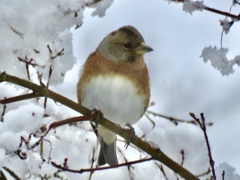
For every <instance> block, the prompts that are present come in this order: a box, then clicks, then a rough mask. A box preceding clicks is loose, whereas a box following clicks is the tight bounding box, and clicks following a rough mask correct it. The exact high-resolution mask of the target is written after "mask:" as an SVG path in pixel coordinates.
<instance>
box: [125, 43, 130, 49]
mask: <svg viewBox="0 0 240 180" xmlns="http://www.w3.org/2000/svg"><path fill="white" fill-rule="evenodd" d="M123 45H124V47H125V48H127V49H130V48H131V47H132V44H131V43H125V44H123Z"/></svg>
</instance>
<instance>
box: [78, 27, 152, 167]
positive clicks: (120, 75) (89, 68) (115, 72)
mask: <svg viewBox="0 0 240 180" xmlns="http://www.w3.org/2000/svg"><path fill="white" fill-rule="evenodd" d="M152 50H153V49H152V48H150V47H149V46H147V45H146V44H145V43H144V39H143V37H142V35H141V34H140V33H139V32H138V30H137V29H136V28H134V27H132V26H124V27H121V28H120V29H118V30H116V31H114V32H112V33H110V34H109V35H107V36H106V37H105V38H104V39H103V40H102V42H101V43H100V45H99V46H98V48H97V49H96V51H95V52H93V53H91V54H90V55H89V57H88V59H87V61H86V62H85V64H84V66H83V69H82V72H81V76H80V79H79V82H78V84H77V97H78V102H79V103H80V104H81V105H82V106H84V107H86V108H88V109H97V110H100V111H101V112H102V113H103V116H104V117H105V118H107V119H109V120H110V121H112V122H114V123H116V124H119V125H121V126H123V125H125V124H131V125H132V124H134V123H136V122H137V121H138V120H139V119H140V118H141V116H142V115H143V113H144V112H145V110H146V108H147V106H148V103H149V97H150V86H149V76H148V70H147V67H146V65H145V63H144V60H143V54H145V53H147V52H149V51H152ZM97 131H98V133H97V135H98V139H99V141H100V145H101V149H100V153H99V158H98V165H100V166H101V165H104V164H106V163H108V164H109V165H116V164H118V159H117V155H116V134H114V133H113V132H111V131H110V130H108V129H106V128H104V127H103V126H101V125H98V127H97Z"/></svg>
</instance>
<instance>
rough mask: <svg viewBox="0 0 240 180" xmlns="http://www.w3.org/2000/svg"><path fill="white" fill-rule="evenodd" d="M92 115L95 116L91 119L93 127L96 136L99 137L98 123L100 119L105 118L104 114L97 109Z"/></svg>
mask: <svg viewBox="0 0 240 180" xmlns="http://www.w3.org/2000/svg"><path fill="white" fill-rule="evenodd" d="M91 114H92V115H93V117H92V119H91V121H92V122H91V126H92V128H93V130H94V132H95V134H96V135H98V131H97V127H98V122H99V120H100V119H102V118H103V114H102V112H101V111H100V110H97V109H93V110H92V112H91Z"/></svg>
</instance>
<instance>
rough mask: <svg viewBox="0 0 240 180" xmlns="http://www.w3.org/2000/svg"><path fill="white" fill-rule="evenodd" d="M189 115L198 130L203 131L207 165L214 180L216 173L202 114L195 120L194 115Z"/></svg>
mask: <svg viewBox="0 0 240 180" xmlns="http://www.w3.org/2000/svg"><path fill="white" fill-rule="evenodd" d="M189 114H190V116H191V117H192V118H193V119H194V120H195V121H196V122H197V123H198V124H199V126H200V128H201V129H202V131H203V134H204V138H205V141H206V144H207V150H208V157H209V163H210V166H211V169H212V176H213V179H214V180H216V173H215V168H214V160H213V158H212V153H211V148H210V143H209V140H208V135H207V130H206V124H205V118H204V114H203V113H201V114H200V119H199V118H196V116H195V114H194V113H189Z"/></svg>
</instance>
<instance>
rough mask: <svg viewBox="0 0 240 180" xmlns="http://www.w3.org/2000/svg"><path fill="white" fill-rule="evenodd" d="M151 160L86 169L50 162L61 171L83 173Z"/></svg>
mask: <svg viewBox="0 0 240 180" xmlns="http://www.w3.org/2000/svg"><path fill="white" fill-rule="evenodd" d="M151 160H153V158H147V159H140V160H136V161H131V162H127V163H122V164H118V165H115V166H105V167H96V168H88V169H80V170H74V169H69V168H65V167H63V166H61V165H59V164H57V163H55V162H53V161H52V162H51V163H52V165H53V166H54V167H56V168H58V169H61V170H63V171H68V172H72V173H80V174H81V173H85V172H94V171H102V170H106V169H114V168H119V167H125V166H130V165H133V164H139V163H143V162H146V161H151Z"/></svg>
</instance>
